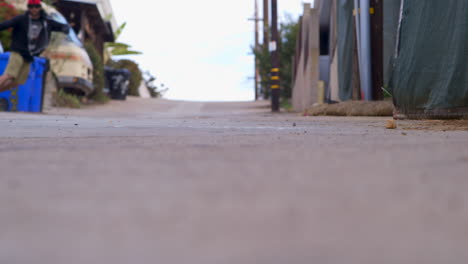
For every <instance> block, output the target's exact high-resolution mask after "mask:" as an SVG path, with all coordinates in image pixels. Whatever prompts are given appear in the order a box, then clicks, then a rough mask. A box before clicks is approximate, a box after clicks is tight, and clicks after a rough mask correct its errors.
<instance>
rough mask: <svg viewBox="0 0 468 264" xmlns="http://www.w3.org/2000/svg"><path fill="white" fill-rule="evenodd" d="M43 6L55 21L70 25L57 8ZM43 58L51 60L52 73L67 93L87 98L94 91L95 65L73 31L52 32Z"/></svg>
mask: <svg viewBox="0 0 468 264" xmlns="http://www.w3.org/2000/svg"><path fill="white" fill-rule="evenodd" d="M42 6H43V9H44V11H46V13H47V14H48V15H49V16H50V17H51V18H52V19H53V20H55V21H57V22H60V23H64V24H67V23H68V22H67V20H66V19H65V17H63V15H62V14H60V13H59V12H58V11H57V10H56V9H55V8H53V7H50V6H48V5H45V4H42ZM42 56H43V57H46V58H48V59H49V60H50V66H51V71H52V72H53V73H54V74H55V76H56V77H57V82H58V85H59V87H61V88H62V89H63V90H64V91H65V92H68V93H72V94H76V95H82V96H86V95H89V94H91V93H92V92H93V91H94V86H93V64H92V63H91V60H90V58H89V56H88V53H87V52H86V50H85V49H84V46H83V44H82V43H81V41H80V40H79V38H78V36H77V35H76V34H75V32H74V31H73V29H70V33H69V34H68V35H65V34H63V33H58V32H52V35H51V40H50V45H49V47H48V48H47V49H46V50H45V51H44V52H43V53H42Z"/></svg>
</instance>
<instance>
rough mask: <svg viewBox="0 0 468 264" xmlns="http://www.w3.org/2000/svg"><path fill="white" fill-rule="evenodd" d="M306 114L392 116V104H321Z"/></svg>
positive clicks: (358, 102) (381, 102)
mask: <svg viewBox="0 0 468 264" xmlns="http://www.w3.org/2000/svg"><path fill="white" fill-rule="evenodd" d="M306 114H308V115H312V116H392V115H393V103H392V102H390V101H380V102H365V101H348V102H341V103H337V104H322V105H317V106H313V107H311V108H309V109H308V110H307V111H306Z"/></svg>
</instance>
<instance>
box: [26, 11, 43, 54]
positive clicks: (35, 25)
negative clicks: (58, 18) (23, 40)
mask: <svg viewBox="0 0 468 264" xmlns="http://www.w3.org/2000/svg"><path fill="white" fill-rule="evenodd" d="M42 30H44V24H43V22H42V21H41V20H40V19H31V24H30V26H29V32H28V42H29V43H28V48H29V51H30V52H31V54H39V53H40V52H41V50H42V49H43V47H42V46H41V45H40V39H39V37H40V35H41V31H42Z"/></svg>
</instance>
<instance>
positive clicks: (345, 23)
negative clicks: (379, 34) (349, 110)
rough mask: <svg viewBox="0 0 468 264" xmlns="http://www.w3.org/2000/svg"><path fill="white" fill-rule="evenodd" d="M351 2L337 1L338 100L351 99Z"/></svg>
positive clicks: (352, 5)
mask: <svg viewBox="0 0 468 264" xmlns="http://www.w3.org/2000/svg"><path fill="white" fill-rule="evenodd" d="M353 8H354V2H353V0H337V6H336V9H337V10H336V12H337V19H338V21H337V22H338V23H337V26H338V28H337V35H338V41H337V42H338V84H339V91H340V92H339V96H340V100H342V101H347V100H351V99H352V97H353V86H352V77H353V49H354V37H353V34H354V31H353V26H354V22H353Z"/></svg>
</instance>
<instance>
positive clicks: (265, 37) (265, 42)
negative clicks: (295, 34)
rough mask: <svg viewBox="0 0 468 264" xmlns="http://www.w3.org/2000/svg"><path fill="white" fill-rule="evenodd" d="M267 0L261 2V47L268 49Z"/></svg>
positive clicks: (268, 21)
mask: <svg viewBox="0 0 468 264" xmlns="http://www.w3.org/2000/svg"><path fill="white" fill-rule="evenodd" d="M268 1H269V0H263V45H264V46H265V48H268V45H269V43H270V14H269V12H270V8H269V4H268Z"/></svg>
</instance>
